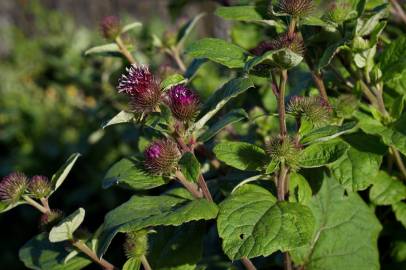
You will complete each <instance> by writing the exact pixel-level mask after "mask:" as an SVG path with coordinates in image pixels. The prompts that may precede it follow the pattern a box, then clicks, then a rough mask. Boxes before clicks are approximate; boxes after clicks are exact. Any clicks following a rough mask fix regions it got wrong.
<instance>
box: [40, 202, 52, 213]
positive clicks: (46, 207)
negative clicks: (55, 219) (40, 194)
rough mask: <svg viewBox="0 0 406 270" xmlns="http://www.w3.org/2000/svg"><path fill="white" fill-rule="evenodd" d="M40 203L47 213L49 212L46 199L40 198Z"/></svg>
mask: <svg viewBox="0 0 406 270" xmlns="http://www.w3.org/2000/svg"><path fill="white" fill-rule="evenodd" d="M41 203H42V205H43V206H44V207H45V209H46V210H47V212H48V213H50V212H51V208H50V207H49V203H48V199H47V198H41Z"/></svg>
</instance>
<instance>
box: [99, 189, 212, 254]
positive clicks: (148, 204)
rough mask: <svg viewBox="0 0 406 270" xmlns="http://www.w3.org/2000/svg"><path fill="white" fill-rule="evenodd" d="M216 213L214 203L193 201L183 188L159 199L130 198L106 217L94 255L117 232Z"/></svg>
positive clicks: (101, 250) (104, 249) (107, 243)
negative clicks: (97, 248)
mask: <svg viewBox="0 0 406 270" xmlns="http://www.w3.org/2000/svg"><path fill="white" fill-rule="evenodd" d="M217 211H218V209H217V206H216V204H215V203H212V202H209V201H207V200H205V199H200V200H193V198H192V197H191V195H190V194H189V193H188V192H187V191H186V190H185V189H175V190H172V191H170V192H169V193H167V194H164V195H161V196H133V197H131V199H130V200H129V201H127V202H126V203H124V204H122V205H120V206H119V207H117V208H116V209H114V210H112V211H110V212H109V213H108V214H107V215H106V217H105V219H104V224H103V229H102V232H101V235H100V239H99V250H98V254H99V255H100V256H101V255H103V254H104V253H105V251H106V250H107V248H108V246H109V245H110V242H111V240H112V239H113V238H114V236H115V235H116V234H117V233H118V232H130V231H137V230H140V229H143V228H147V227H153V226H159V225H174V226H178V225H181V224H183V223H186V222H190V221H194V220H202V219H204V220H208V219H213V218H215V217H216V216H217Z"/></svg>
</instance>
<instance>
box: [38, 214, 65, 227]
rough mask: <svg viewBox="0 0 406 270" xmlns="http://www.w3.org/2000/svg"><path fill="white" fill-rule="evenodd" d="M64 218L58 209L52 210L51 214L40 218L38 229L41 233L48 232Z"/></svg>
mask: <svg viewBox="0 0 406 270" xmlns="http://www.w3.org/2000/svg"><path fill="white" fill-rule="evenodd" d="M63 217H64V214H63V212H62V211H61V210H59V209H52V210H51V212H49V213H45V214H43V215H42V216H41V219H40V223H39V227H40V229H41V230H42V231H49V230H51V229H52V227H53V226H55V225H56V224H58V223H59V222H60V221H61V220H62V219H63Z"/></svg>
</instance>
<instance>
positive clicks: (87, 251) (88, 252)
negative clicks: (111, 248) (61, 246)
mask: <svg viewBox="0 0 406 270" xmlns="http://www.w3.org/2000/svg"><path fill="white" fill-rule="evenodd" d="M71 243H72V245H73V246H74V247H76V248H77V249H79V250H80V251H81V252H83V253H84V254H86V255H87V256H88V257H89V258H90V259H92V260H93V261H94V262H95V263H97V264H99V265H100V266H101V267H103V268H104V269H106V270H117V269H118V268H117V267H115V266H114V265H112V264H111V263H109V262H108V261H106V260H104V259H101V258H99V257H98V256H97V255H96V253H95V252H94V251H93V250H91V249H90V248H89V247H88V246H87V245H86V244H85V243H83V242H81V241H72V242H71Z"/></svg>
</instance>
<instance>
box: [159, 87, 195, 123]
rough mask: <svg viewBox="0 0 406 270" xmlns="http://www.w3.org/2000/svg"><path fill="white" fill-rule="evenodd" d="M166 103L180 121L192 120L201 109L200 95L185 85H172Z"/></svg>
mask: <svg viewBox="0 0 406 270" xmlns="http://www.w3.org/2000/svg"><path fill="white" fill-rule="evenodd" d="M166 103H167V104H168V106H169V108H170V109H171V112H172V115H173V116H174V117H175V118H176V119H177V120H179V121H183V122H186V121H191V120H193V119H194V118H195V117H196V114H197V112H198V110H199V105H200V99H199V96H198V95H197V94H196V93H195V92H194V91H192V90H190V89H189V88H187V87H186V86H184V85H176V86H174V87H172V88H171V89H170V90H169V92H168V95H167V100H166Z"/></svg>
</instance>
